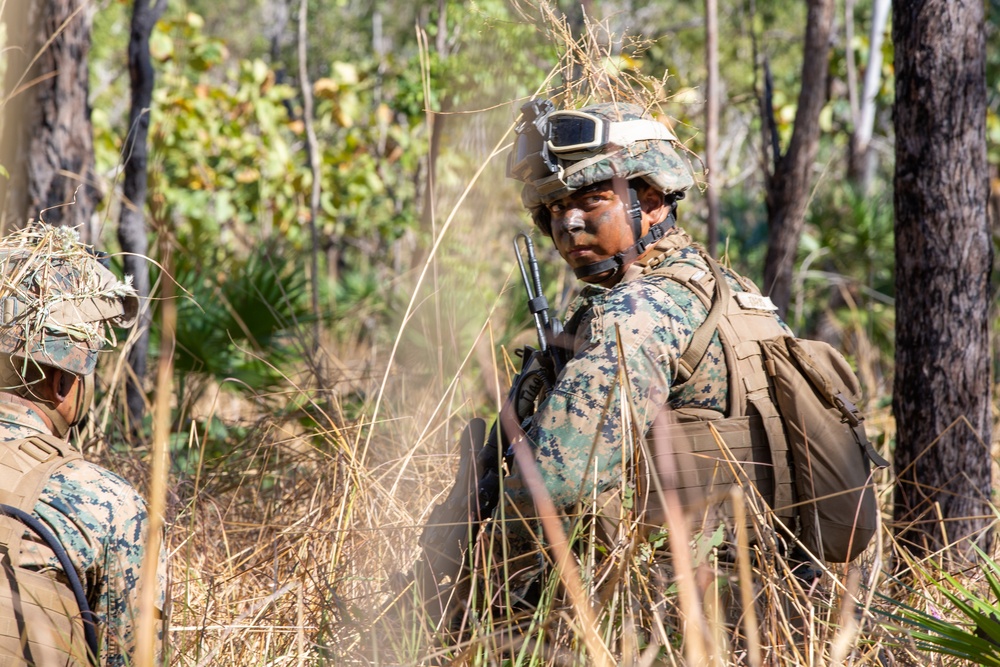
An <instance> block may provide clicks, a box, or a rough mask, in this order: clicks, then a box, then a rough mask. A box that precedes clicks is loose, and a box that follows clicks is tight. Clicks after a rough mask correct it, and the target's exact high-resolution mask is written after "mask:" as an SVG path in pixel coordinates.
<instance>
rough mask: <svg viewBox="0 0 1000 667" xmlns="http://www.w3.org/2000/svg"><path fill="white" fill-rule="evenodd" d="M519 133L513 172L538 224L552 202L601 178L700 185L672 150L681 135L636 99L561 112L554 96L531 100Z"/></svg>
mask: <svg viewBox="0 0 1000 667" xmlns="http://www.w3.org/2000/svg"><path fill="white" fill-rule="evenodd" d="M515 131H516V132H517V138H516V140H515V142H514V147H513V150H512V151H511V153H510V155H509V156H508V161H507V176H508V177H510V178H514V179H517V180H519V181H522V182H523V183H524V184H525V186H524V188H523V189H522V191H521V200H522V202H523V203H524V205H525V207H526V208H528V209H529V210H531V212H532V216H533V217H534V218H535V222H536V223H543V222H545V221H546V220H545V219H546V218H547V215H546V214H547V211H545V210H544V207H545V205H546V204H549V203H551V202H553V201H555V200H556V199H559V198H561V197H564V196H566V195H567V194H569V193H571V192H573V191H574V190H578V189H580V188H583V187H586V186H588V185H591V184H593V183H598V182H600V181H606V180H609V179H613V178H623V179H626V180H629V179H633V178H642V179H643V180H644V181H646V182H647V183H649V185H650V186H652V187H654V188H655V189H657V190H659V191H660V192H662V193H663V194H665V195H676V194H680V193H683V192H684V191H685V190H687V189H688V188H690V187H691V186H692V185H694V179H693V177H692V176H691V171H690V169H689V168H688V165H687V164H686V162H685V161H684V160H683V159H682V158H681V157H680V155H679V154H678V153H677V151H676V150H674V147H673V142H676V141H677V137H676V136H675V135H674V133H673V132H671V131H670V130H669V129H668V128H667V127H666V126H665V125H663V124H662V123H659V122H657V121H655V120H653V119H651V118H648V117H646V116H645V114H644V113H643V110H642V108H641V107H639V106H637V105H634V104H619V103H604V104H595V105H592V106H588V107H584V108H583V109H579V110H572V111H556V110H555V107H554V106H553V105H552V103H551V102H550V101H549V100H532V101H531V102H528V103H527V104H525V105H524V106H523V107H522V108H521V118H520V120H519V122H518V124H517V126H516V127H515ZM539 218H542V220H540V219H539ZM539 226H541V227H542V228H543V231H546V232H547V230H545V225H544V224H540V225H539Z"/></svg>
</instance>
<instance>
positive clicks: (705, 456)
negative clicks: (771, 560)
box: [645, 255, 795, 534]
mask: <svg viewBox="0 0 1000 667" xmlns="http://www.w3.org/2000/svg"><path fill="white" fill-rule="evenodd" d="M703 256H704V255H703ZM667 258H668V256H661V257H658V258H653V260H652V261H651V262H650V264H649V265H647V266H646V268H645V273H646V274H647V275H658V276H664V277H666V278H670V279H671V280H673V281H675V282H677V283H680V284H681V285H683V286H685V287H687V288H688V289H689V290H691V291H692V292H693V293H694V294H695V295H697V296H698V298H699V299H701V301H702V303H703V304H704V305H705V307H706V308H707V309H708V315H707V316H706V319H705V322H704V323H703V324H702V325H701V326H700V327H699V328H698V329H697V330H696V331H695V332H694V334H693V336H692V339H691V343H690V344H689V345H688V348H687V350H686V351H685V352H684V354H683V355H682V357H681V358H680V359H679V360H678V363H677V383H676V384H675V387H676V386H677V385H683V384H684V383H686V382H688V381H689V380H690V379H691V376H692V374H693V373H694V370H695V368H696V367H697V366H698V364H699V362H700V361H701V359H702V357H704V355H705V352H706V350H707V349H708V346H709V343H710V342H711V340H712V336H713V335H714V334H715V332H716V331H718V332H719V338H720V339H721V342H722V346H723V349H724V351H725V360H726V371H727V376H728V388H729V405H728V412H727V414H726V415H722V414H721V413H719V412H718V411H716V410H709V409H704V408H692V407H682V408H678V409H674V410H671V412H670V414H671V415H672V421H673V422H674V423H672V424H670V425H669V426H667V432H666V433H665V434H663V433H658V430H657V429H656V428H655V427H654V428H653V429H652V430H651V431H650V440H651V442H652V443H653V445H654V447H653V450H652V457H653V461H654V467H655V468H656V469H659V470H663V469H664V467H663V466H662V464H658V463H657V462H656V461H657V459H658V458H659V457H662V456H664V455H669V454H667V453H666V452H663V451H657V448H656V443H657V441H658V440H659V442H661V443H662V442H666V443H669V449H670V450H671V452H670V453H671V454H672V458H673V465H672V466H670V467H669V468H667V469H670V468H672V469H673V470H674V475H675V479H674V484H673V486H674V487H675V488H676V489H677V491H678V494H679V496H680V499H681V503H682V504H683V506H684V509H685V510H686V511H688V512H689V513H692V514H694V515H695V516H696V517H700V518H701V523H702V525H703V526H704V527H705V528H706V529H712V528H713V527H714V526H715V525H717V523H718V521H719V520H721V519H732V517H733V514H734V512H733V509H732V503H731V501H730V499H729V498H730V495H729V494H730V490H731V488H732V487H733V486H740V487H742V488H743V489H744V492H745V496H746V497H748V498H750V497H751V496H752V495H753V494H752V492H751V491H750V487H751V486H752V487H753V488H755V489H757V491H759V492H760V495H761V497H762V498H763V500H764V501H765V502H766V503H767V506H768V507H769V508H770V509H771V510H773V512H774V515H775V516H776V517H777V518H778V519H780V520H782V521H783V522H786V524H787V525H789V526H791V525H793V520H794V517H795V509H794V507H793V505H794V503H795V496H794V493H795V492H794V486H793V481H792V466H791V460H790V453H789V449H788V441H787V438H786V437H785V431H784V426H783V423H782V419H781V414H780V413H779V411H778V408H777V407H776V406H775V403H774V401H773V400H772V397H771V391H770V382H769V378H768V374H767V370H766V363H765V360H764V357H763V353H762V348H761V344H760V343H761V341H764V340H768V339H773V338H777V337H781V336H787V335H788V332H787V330H785V329H784V328H783V327H782V326H781V324H780V322H779V321H778V319H777V318H776V317H775V315H774V308H773V306H771V305H770V300H769V299H766V298H764V297H762V296H760V294H759V293H756V292H752V291H747V292H734V291H733V290H732V289H730V287H729V283H728V282H727V281H726V280H725V279H724V278H723V277H722V273H721V270H720V269H719V267H718V264H717V263H715V262H714V261H712V260H711V258H708V257H705V260H706V262H707V263H708V267H709V270H708V271H706V270H704V269H700V268H698V267H695V266H691V265H689V264H682V265H674V264H669V263H668V264H666V265H660V264H659V263H658V262H657V260H658V259H659V260H660V261H662V260H663V259H667ZM717 287H718V290H717ZM745 287H746V288H747V289H750V288H751V287H752V285H750V284H749V283H747V284H745ZM717 292H718V297H717V298H716V294H717ZM716 433H718V437H717V436H716ZM664 436H666V437H665V438H664ZM720 439H721V442H720ZM734 463H735V464H736V465H734ZM761 509H765V508H761ZM751 534H752V533H751Z"/></svg>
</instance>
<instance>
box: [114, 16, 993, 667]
mask: <svg viewBox="0 0 1000 667" xmlns="http://www.w3.org/2000/svg"><path fill="white" fill-rule="evenodd" d="M549 20H550V21H551V25H552V26H553V28H552V29H553V31H554V32H555V33H556V39H562V40H564V42H565V43H566V44H567V49H566V54H567V55H566V57H565V58H564V60H563V62H562V63H561V64H560V70H559V71H562V72H564V73H568V72H572V76H566V77H564V78H565V80H577V81H581V82H583V83H581V84H580V85H578V86H568V87H566V88H563V89H560V90H558V91H548V92H549V93H555V94H558V95H560V96H562V99H563V100H564V102H566V103H571V102H572V101H574V100H576V101H580V102H583V101H585V100H588V99H593V98H594V97H595V96H604V97H607V96H611V97H616V96H617V97H619V98H622V99H627V100H630V101H639V102H640V103H642V104H645V105H646V106H654V105H656V104H659V103H660V102H662V101H663V98H664V90H665V82H663V81H655V82H650V81H646V82H639V83H640V84H641V85H640V86H639V88H642V90H644V91H647V92H649V91H652V96H653V97H652V99H649V98H648V97H642V98H640V99H636V98H635V97H634V96H631V95H632V93H630V92H629V91H632V90H633V86H634V85H635V84H636V83H637V82H636V81H634V80H630V77H631V76H632V75H631V74H630V73H622V76H621V77H618V78H616V77H615V76H613V75H614V69H615V67H616V66H615V64H614V62H613V59H611V58H610V57H609V55H610V54H609V53H608V51H607V49H608V44H609V41H608V40H607V39H598V38H597V37H596V32H597V31H596V29H595V28H594V26H593V25H592V24H591V25H590V32H589V33H588V35H587V36H586V37H584V38H583V39H581V40H577V39H576V38H574V37H573V36H572V35H571V34H568V33H566V32H565V30H566V28H565V23H564V22H562V21H560V20H559V19H558V17H554V16H553V17H549ZM554 75H555V73H554ZM549 83H550V82H546V84H545V85H549ZM609 86H611V88H609ZM501 152H502V151H501V145H498V146H497V147H495V148H494V149H493V155H492V156H495V155H497V154H500V153H501ZM492 156H491V157H492ZM488 162H489V160H488V159H487V160H485V161H484V165H485V164H486V163H488ZM479 175H480V174H479V173H477V174H476V176H475V178H474V179H473V183H471V184H469V188H471V187H472V186H473V185H474V182H475V180H476V179H477V178H479ZM468 192H469V189H468V188H467V189H466V190H465V191H464V192H463V193H462V195H461V196H459V197H458V198H457V199H458V203H456V204H455V205H454V207H453V208H452V209H451V212H450V213H449V214H448V215H447V216H445V218H444V220H443V221H435V222H436V224H435V226H434V239H433V246H432V248H431V250H430V253H429V256H428V257H427V258H426V261H425V263H424V264H423V265H422V266H420V267H418V268H417V270H416V272H415V275H414V276H412V279H413V283H414V286H413V287H412V291H411V294H412V299H411V300H410V302H409V304H408V306H407V308H406V311H405V313H403V314H401V316H400V318H399V322H398V325H399V329H398V333H397V334H396V335H395V337H394V339H393V346H392V349H391V350H389V351H386V350H380V351H377V352H376V351H371V353H370V356H367V357H366V360H365V361H366V363H365V364H364V366H365V367H366V368H367V369H368V370H367V372H366V373H365V374H364V375H363V376H361V377H358V376H355V375H352V376H351V377H349V378H348V377H347V373H346V370H344V369H346V364H339V363H335V360H333V359H331V358H326V359H314V360H313V363H312V364H311V365H312V366H313V367H325V368H327V369H328V376H329V378H328V379H329V381H331V382H333V383H334V384H337V383H338V382H341V381H342V382H343V383H344V384H345V385H348V384H349V385H350V386H351V388H352V389H351V391H352V394H351V396H348V395H346V394H339V393H338V392H337V391H335V387H324V388H317V387H314V386H310V385H309V383H308V381H304V382H303V383H301V384H299V383H296V382H293V381H291V380H290V381H289V386H288V390H287V394H285V395H281V396H267V397H261V403H260V405H258V406H255V407H251V408H250V409H248V410H246V411H245V415H251V416H252V417H246V419H247V421H246V422H245V423H244V424H243V426H244V427H245V428H246V435H245V437H244V438H243V441H242V442H241V443H239V444H238V445H237V446H235V447H232V448H224V449H222V450H221V451H222V452H223V453H221V454H217V455H215V456H214V458H209V457H208V453H210V452H213V451H220V448H219V447H218V444H219V443H218V442H216V441H215V440H214V438H216V436H215V435H213V431H212V430H211V429H210V428H208V427H207V426H206V424H207V423H208V422H209V421H210V419H201V420H198V421H195V422H192V425H191V426H189V427H185V428H184V429H183V430H177V431H176V432H175V433H174V434H173V436H172V440H173V441H174V443H175V445H174V446H175V448H176V447H177V444H176V443H177V442H178V441H182V442H185V443H186V445H185V447H186V448H187V450H188V451H190V452H196V453H198V456H196V457H194V458H195V459H196V460H197V461H198V464H197V466H196V467H195V468H194V469H193V470H190V471H186V472H183V473H181V472H179V471H178V470H177V469H176V468H175V469H174V471H173V473H172V477H171V478H170V480H169V482H170V483H169V488H170V489H171V491H170V494H169V497H168V501H169V502H168V510H167V527H168V529H167V532H166V546H167V548H168V549H169V552H170V558H171V563H172V568H171V569H172V577H171V589H170V594H169V597H170V600H171V607H172V608H171V610H170V611H171V614H170V621H169V629H168V633H167V636H168V645H169V653H168V656H167V663H168V664H170V665H177V666H184V667H189V666H192V667H194V666H197V667H201V666H205V665H240V666H242V665H284V664H290V665H427V664H455V665H511V666H514V665H524V666H537V667H543V666H544V667H548V666H556V665H577V664H579V665H583V664H597V665H602V664H622V665H642V666H647V665H654V664H658V665H713V666H714V665H751V666H752V667H758V666H759V665H776V666H777V665H809V666H824V665H839V664H852V665H854V664H857V665H861V664H872V665H889V664H917V663H921V664H923V663H927V662H929V659H928V658H927V657H926V656H924V655H921V654H920V653H919V652H918V651H916V649H915V648H914V646H915V645H914V644H912V642H910V641H909V640H908V639H907V635H906V633H905V632H902V631H897V630H895V629H894V626H893V625H892V624H891V623H889V624H887V623H885V622H884V620H885V618H886V617H885V615H884V614H883V613H882V612H888V613H893V614H895V613H897V612H898V608H897V607H896V606H895V605H894V604H893V603H892V602H890V601H888V600H887V599H883V598H880V597H878V596H877V593H878V594H885V595H886V596H888V598H896V599H898V600H901V601H905V602H906V603H907V604H909V605H912V606H913V607H915V608H919V609H923V610H932V613H937V614H939V615H940V613H941V610H942V609H945V608H946V607H947V604H946V602H945V601H944V599H943V597H942V595H941V594H940V591H939V590H937V589H936V588H934V587H933V586H924V587H923V589H922V590H921V589H920V588H919V587H916V588H906V587H904V586H903V585H902V584H900V583H898V582H895V581H890V580H889V579H888V575H887V572H890V571H892V570H893V569H894V566H895V564H896V563H897V562H900V561H901V560H902V559H903V558H904V556H903V555H901V554H898V552H897V549H896V546H895V544H894V543H893V540H892V534H891V532H892V531H891V530H889V529H888V528H886V529H885V530H883V531H882V534H881V535H880V536H879V539H878V540H876V541H875V543H874V544H873V546H872V547H871V548H870V549H869V551H868V552H867V553H866V554H865V555H864V556H863V557H862V558H860V559H859V560H858V561H857V562H856V563H854V564H853V565H851V566H843V565H840V566H830V567H828V568H824V569H823V570H822V572H821V576H820V577H819V578H818V579H817V580H815V581H813V582H809V583H806V582H803V581H802V580H800V579H799V578H798V577H796V576H795V575H794V574H792V572H791V564H790V563H789V562H788V561H786V560H785V559H784V558H782V557H781V556H780V553H782V551H783V549H782V548H779V546H778V544H777V542H778V541H780V540H782V539H783V538H782V537H781V534H782V533H781V531H780V530H775V527H774V526H773V525H772V524H771V523H770V521H769V520H768V519H767V518H766V516H765V515H764V513H763V512H762V511H761V507H760V504H759V500H758V499H756V498H755V497H754V493H753V490H752V489H745V490H744V492H743V493H742V494H737V495H736V496H734V498H733V499H732V501H733V503H734V505H735V506H736V507H737V509H738V510H739V511H742V512H745V513H746V514H747V516H748V519H747V521H737V522H735V524H734V525H733V526H731V529H732V530H731V531H730V532H731V534H732V535H734V537H733V538H732V539H731V540H730V541H729V542H728V543H726V544H723V543H721V542H720V541H719V540H717V539H716V535H715V534H714V533H712V534H708V535H697V534H695V535H686V534H685V533H686V532H687V531H688V521H687V518H686V517H682V516H677V515H676V514H672V515H669V517H668V518H669V524H670V530H669V531H667V532H666V533H664V534H662V535H658V536H654V537H653V538H650V537H649V536H647V535H644V534H642V533H641V531H638V530H636V529H635V525H634V519H635V517H634V516H633V515H630V514H628V513H626V514H625V515H623V516H622V517H621V518H622V519H623V521H622V523H621V526H622V527H621V529H620V531H619V533H618V535H617V540H616V541H615V542H614V543H613V544H612V545H608V544H604V545H603V546H599V543H598V541H597V540H596V539H595V538H594V535H592V534H591V531H592V530H593V528H592V525H590V524H586V523H578V524H575V527H576V528H575V530H576V532H571V534H570V535H569V536H568V537H569V538H572V539H571V540H568V539H566V537H567V536H566V535H564V534H562V533H561V531H562V530H563V527H564V526H565V525H566V524H565V523H564V522H560V521H557V520H556V521H552V522H551V523H552V525H551V526H550V527H548V528H547V532H546V536H547V538H548V543H549V544H553V545H558V544H563V548H562V550H560V549H555V550H552V551H549V550H541V551H539V553H538V557H539V559H541V560H544V561H545V569H546V571H547V573H548V576H546V577H545V578H544V579H542V580H541V581H542V586H541V590H540V591H539V593H538V596H537V599H536V600H535V602H536V603H537V604H536V605H534V606H525V605H518V604H517V603H516V598H517V596H518V593H519V591H518V590H516V584H515V583H513V582H511V581H510V579H509V578H508V574H509V573H508V572H507V571H505V570H504V566H503V562H502V561H499V560H497V559H495V558H494V557H493V555H494V554H495V553H496V551H497V547H496V546H495V545H493V544H492V543H491V539H492V538H493V535H492V534H491V533H490V532H489V531H486V532H484V534H483V535H482V537H481V539H480V540H479V541H478V542H477V543H476V545H475V547H474V548H473V550H472V552H471V555H470V558H471V559H472V560H473V561H474V562H475V563H476V564H477V565H479V566H481V567H480V571H481V572H483V573H484V574H482V576H480V577H479V578H478V579H477V580H476V582H475V585H473V586H472V587H471V588H470V589H469V595H470V596H472V598H471V599H472V604H470V605H469V606H468V607H467V609H466V612H465V613H464V614H463V615H462V616H461V617H460V619H459V621H458V622H457V623H456V625H455V626H454V627H448V628H443V627H436V625H435V623H434V619H433V618H430V617H427V616H424V615H423V614H422V613H421V612H420V611H419V602H418V603H417V604H416V605H414V604H413V591H412V589H411V588H409V587H407V585H406V577H405V573H406V572H407V571H408V570H409V569H410V567H411V566H412V564H413V562H414V561H415V560H416V559H417V557H418V555H419V550H418V546H417V537H418V535H419V532H420V527H421V526H422V525H423V524H424V522H425V521H426V518H427V516H428V514H429V512H430V510H431V508H432V507H433V506H434V504H435V502H437V501H439V500H440V499H441V498H442V497H443V495H444V494H446V493H447V491H448V489H449V488H450V486H451V483H452V479H453V475H454V469H455V467H456V465H457V460H456V457H455V455H454V451H455V445H456V443H457V440H458V432H459V430H460V429H461V427H462V426H463V425H464V423H465V421H466V420H467V419H468V418H469V417H471V416H472V415H473V414H475V413H476V412H484V411H485V412H491V411H492V412H493V413H495V411H496V407H497V404H498V403H499V400H500V395H501V394H502V392H503V388H502V387H501V386H500V385H503V384H504V380H503V378H504V377H508V376H509V368H508V364H506V363H505V362H504V359H505V358H506V357H505V354H504V353H503V352H498V353H497V354H496V357H495V358H492V359H491V358H490V356H491V353H490V352H486V353H484V352H483V350H493V349H495V336H496V335H497V332H499V331H502V330H504V328H505V326H506V325H505V324H504V319H505V318H504V313H503V312H502V311H503V307H502V305H501V302H500V301H499V297H498V301H496V302H493V303H487V304H485V306H484V304H482V303H478V304H476V306H477V307H476V308H475V309H473V311H472V312H474V314H475V317H473V316H470V315H469V312H463V313H457V312H445V311H448V310H449V309H448V307H446V306H445V305H443V304H445V303H446V302H447V303H448V304H450V307H452V308H454V309H455V310H459V309H460V308H461V307H462V306H461V305H460V304H461V303H462V301H461V299H460V298H457V297H456V296H455V294H454V293H452V289H453V288H454V285H452V284H450V283H448V282H447V281H446V280H445V279H444V278H442V277H441V276H440V275H439V273H438V269H440V268H441V267H440V265H439V264H437V262H439V261H440V260H439V257H438V250H439V249H440V248H441V247H442V245H441V244H442V243H444V242H445V240H446V238H447V237H448V235H449V234H450V233H459V232H455V231H454V230H453V229H452V227H453V223H456V220H459V221H460V222H468V223H469V224H468V225H466V228H471V227H472V226H473V225H472V221H469V220H463V219H461V218H460V217H458V218H457V217H456V216H457V215H459V211H460V210H461V205H462V201H463V199H464V197H465V195H466V194H467V193H468ZM477 222H478V219H477ZM454 226H455V227H458V226H459V224H454ZM462 233H465V232H462ZM475 243H476V242H475V241H471V242H470V240H469V239H465V240H464V245H465V246H466V247H477V246H476V245H475ZM480 247H481V246H480ZM492 249H493V247H492V246H490V250H492ZM487 254H488V253H487ZM425 281H426V285H425V284H424V283H425ZM466 282H469V281H468V280H466ZM498 291H502V290H498ZM474 298H476V297H473V298H472V299H474ZM448 299H452V301H450V302H448V301H447V300H448ZM472 299H470V301H471V300H472ZM456 304H458V305H456ZM480 315H481V317H480ZM477 317H478V319H476V318H477ZM420 318H426V320H427V321H426V322H419V320H420ZM455 319H464V320H466V321H467V322H468V321H469V320H473V321H474V322H473V324H472V325H471V327H472V329H473V330H474V334H473V335H472V336H471V338H474V339H475V342H472V343H469V342H468V340H469V338H470V336H469V335H468V332H467V331H466V332H465V333H463V332H461V331H459V327H457V326H456V325H454V320H455ZM418 324H420V325H421V327H422V328H421V329H420V336H422V337H423V339H422V340H424V345H423V346H420V345H418V344H416V343H414V342H413V341H412V340H409V342H408V338H407V336H408V335H409V334H410V333H411V332H412V330H413V329H414V328H417V326H418ZM467 326H468V325H467ZM330 349H332V348H330V347H328V352H327V354H329V350H330ZM497 359H499V361H498V360H497ZM417 367H419V370H418V371H414V370H412V369H413V368H417ZM330 369H334V370H330ZM336 369H340V370H336ZM480 374H485V375H487V376H488V377H493V378H498V379H497V381H496V383H495V384H494V386H491V387H490V386H487V387H486V388H485V389H484V386H483V385H482V384H480V381H479V379H478V378H479V376H480ZM357 395H360V396H362V397H363V402H362V403H361V404H360V405H353V406H351V408H352V409H350V410H349V409H348V406H347V405H345V402H347V401H355V400H356V399H355V398H353V397H354V396H357ZM484 396H492V397H494V399H495V400H494V401H493V405H492V406H491V405H490V400H489V399H484V398H483V397H484ZM157 400H158V401H162V402H164V403H165V404H167V405H169V404H172V403H175V402H177V401H176V398H175V397H172V396H165V395H161V396H159V397H158V398H157ZM278 405H281V406H287V405H297V406H302V407H301V410H298V411H293V412H289V411H278V410H276V409H275V406H278ZM210 412H211V411H210ZM307 413H308V414H309V415H310V420H303V419H302V417H303V416H304V415H305V414H307ZM349 413H355V414H360V416H357V417H354V418H345V417H344V415H345V414H349ZM278 414H281V415H283V416H281V417H278V416H277V415H278ZM869 423H871V424H874V425H876V427H878V428H882V429H884V430H885V431H888V430H890V429H891V420H889V418H888V417H887V416H886V415H884V414H880V415H876V418H874V419H872V420H871V421H870V422H869ZM633 444H635V443H633ZM633 449H636V450H637V455H638V456H641V453H639V452H638V449H639V445H638V444H635V446H634V447H633ZM175 451H176V450H175ZM101 452H102V455H103V456H104V457H105V458H106V459H108V460H109V464H110V465H112V467H116V468H118V469H122V468H132V470H133V472H136V473H141V466H139V467H138V468H137V467H136V462H135V457H134V456H129V455H124V458H123V455H122V454H121V453H120V452H119V453H115V452H113V451H111V450H109V449H102V450H101ZM140 453H141V451H140ZM881 475H884V473H881ZM132 477H133V478H135V475H132ZM877 481H878V482H879V484H880V489H881V494H882V498H883V500H884V502H885V503H888V501H889V499H891V497H892V487H891V482H892V480H890V479H887V478H886V477H884V476H881V477H879V478H878V479H877ZM664 491H665V492H667V491H666V490H664ZM549 518H550V519H555V518H556V517H555V516H554V515H553V514H552V510H550V516H549ZM748 527H749V529H750V530H746V528H748ZM570 543H572V546H570ZM903 562H905V561H903ZM931 569H933V568H931ZM974 579H975V577H973V576H972V575H970V576H969V581H970V582H974ZM414 608H417V609H418V610H417V611H414ZM401 609H402V611H400V610H401ZM407 610H409V611H407ZM956 622H957V621H956Z"/></svg>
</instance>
